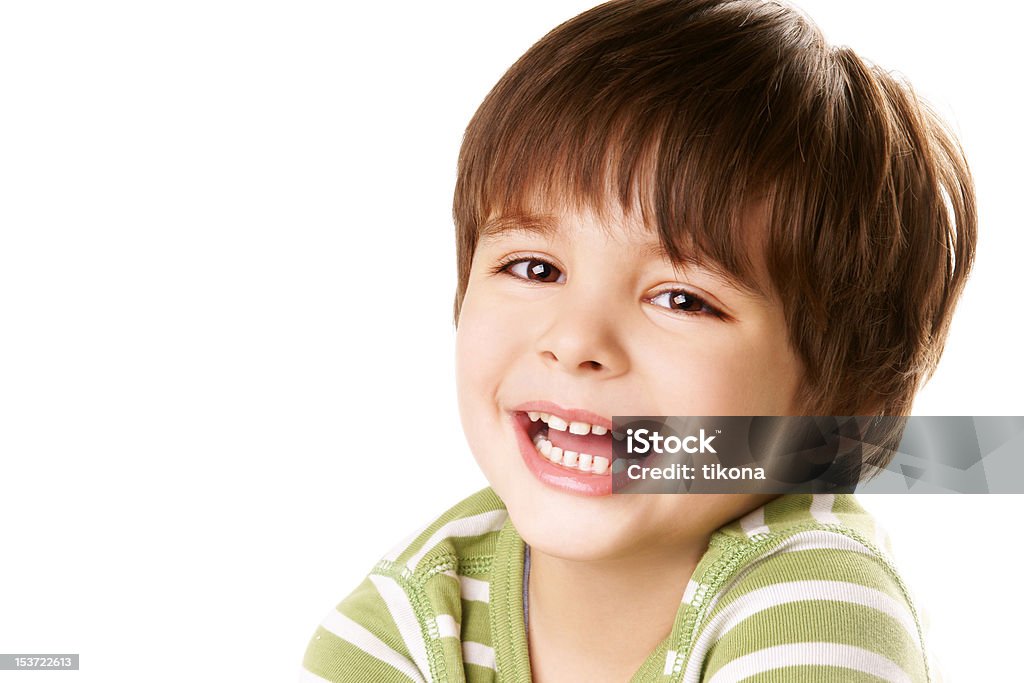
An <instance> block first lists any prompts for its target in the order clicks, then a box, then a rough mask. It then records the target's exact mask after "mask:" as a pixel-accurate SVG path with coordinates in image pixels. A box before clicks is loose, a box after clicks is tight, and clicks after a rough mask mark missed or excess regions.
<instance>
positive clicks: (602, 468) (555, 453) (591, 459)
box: [533, 429, 610, 474]
mask: <svg viewBox="0 0 1024 683" xmlns="http://www.w3.org/2000/svg"><path fill="white" fill-rule="evenodd" d="M547 435H548V432H547V430H546V429H542V430H541V431H539V432H537V434H536V435H535V436H534V437H533V445H534V446H535V447H536V449H537V452H538V453H540V455H541V456H542V457H543V458H544V459H545V460H547V461H548V462H552V463H554V464H556V465H561V466H562V467H564V468H566V469H569V470H577V471H580V472H590V473H592V474H610V469H609V467H608V465H609V462H608V458H605V457H603V456H600V455H590V454H589V453H577V452H575V451H563V450H562V449H561V448H559V447H558V446H553V445H552V444H551V441H549V440H548V439H547V438H546V437H547Z"/></svg>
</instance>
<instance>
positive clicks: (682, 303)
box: [668, 292, 704, 311]
mask: <svg viewBox="0 0 1024 683" xmlns="http://www.w3.org/2000/svg"><path fill="white" fill-rule="evenodd" d="M668 301H669V305H670V307H671V308H672V309H673V310H675V311H699V310H700V309H701V307H702V306H703V305H704V302H703V301H701V300H700V299H698V298H697V297H695V296H691V295H689V294H687V293H686V292H669V293H668Z"/></svg>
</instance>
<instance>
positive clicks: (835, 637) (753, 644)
mask: <svg viewBox="0 0 1024 683" xmlns="http://www.w3.org/2000/svg"><path fill="white" fill-rule="evenodd" d="M808 642H824V643H840V644H845V645H853V646H855V647H859V648H862V649H864V650H869V651H872V652H876V653H878V654H880V655H882V656H884V657H886V658H888V659H890V660H892V661H893V662H895V663H896V664H897V665H899V667H900V668H901V669H903V670H904V671H906V672H907V674H908V675H910V676H911V679H913V680H917V679H920V678H923V676H924V668H923V662H922V658H921V654H920V651H919V650H918V648H917V645H916V642H915V640H912V639H911V636H910V635H909V634H908V633H907V632H906V630H905V629H904V628H903V626H901V625H900V623H899V622H898V621H896V620H895V619H893V618H892V617H890V616H889V615H888V614H886V613H884V612H880V611H878V610H876V609H873V608H871V607H865V606H863V605H856V604H853V603H849V602H838V601H831V600H802V601H800V602H790V603H784V604H781V605H777V606H774V607H769V608H768V609H765V610H762V611H760V612H758V613H756V614H753V615H751V616H749V617H747V618H746V619H744V620H743V621H741V622H740V623H739V624H737V625H736V626H735V627H734V628H733V629H731V630H730V631H729V632H728V633H726V634H725V635H724V636H723V637H722V638H721V639H720V640H719V641H718V642H717V643H716V644H715V646H714V647H713V649H712V651H711V652H710V653H709V661H708V666H707V673H708V674H709V675H714V674H715V673H717V672H718V670H719V669H720V668H721V667H723V666H725V665H726V664H728V663H729V662H731V661H732V660H734V659H736V658H737V657H742V656H743V655H746V654H749V653H751V652H754V651H756V650H761V649H764V648H768V647H773V646H775V645H788V644H791V643H808Z"/></svg>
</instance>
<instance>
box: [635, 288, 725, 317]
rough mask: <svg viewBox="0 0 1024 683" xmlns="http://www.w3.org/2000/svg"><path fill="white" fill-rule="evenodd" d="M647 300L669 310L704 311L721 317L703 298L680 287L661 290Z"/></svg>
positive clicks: (698, 312) (699, 312) (697, 312)
mask: <svg viewBox="0 0 1024 683" xmlns="http://www.w3.org/2000/svg"><path fill="white" fill-rule="evenodd" d="M649 301H650V302H651V303H652V304H654V305H655V306H661V307H662V308H668V309H669V310H673V311H679V312H681V313H688V314H701V313H704V314H710V315H713V316H715V317H719V318H720V317H722V315H721V313H719V312H718V310H717V309H715V308H714V307H712V306H711V305H710V304H708V303H707V302H706V301H704V299H701V298H700V297H699V296H696V295H694V294H690V293H689V292H687V291H685V290H682V289H670V290H668V291H666V292H661V293H660V294H656V295H654V296H653V297H651V298H650V299H649Z"/></svg>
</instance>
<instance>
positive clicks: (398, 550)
mask: <svg viewBox="0 0 1024 683" xmlns="http://www.w3.org/2000/svg"><path fill="white" fill-rule="evenodd" d="M431 524H433V522H427V523H426V524H424V525H423V526H421V527H420V528H419V529H417V530H416V531H414V532H413V533H411V534H409V535H408V536H406V537H405V538H404V539H402V541H401V542H400V543H399V544H398V545H396V546H395V547H394V548H392V549H391V550H389V551H388V552H387V554H385V555H384V557H382V558H381V559H383V560H387V561H388V562H394V561H395V560H397V559H398V558H399V556H400V555H401V554H402V553H404V552H405V551H406V550H408V549H409V546H410V545H412V542H413V541H415V540H416V539H417V538H419V537H420V534H422V533H423V532H424V531H426V530H427V527H429V526H430V525H431Z"/></svg>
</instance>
